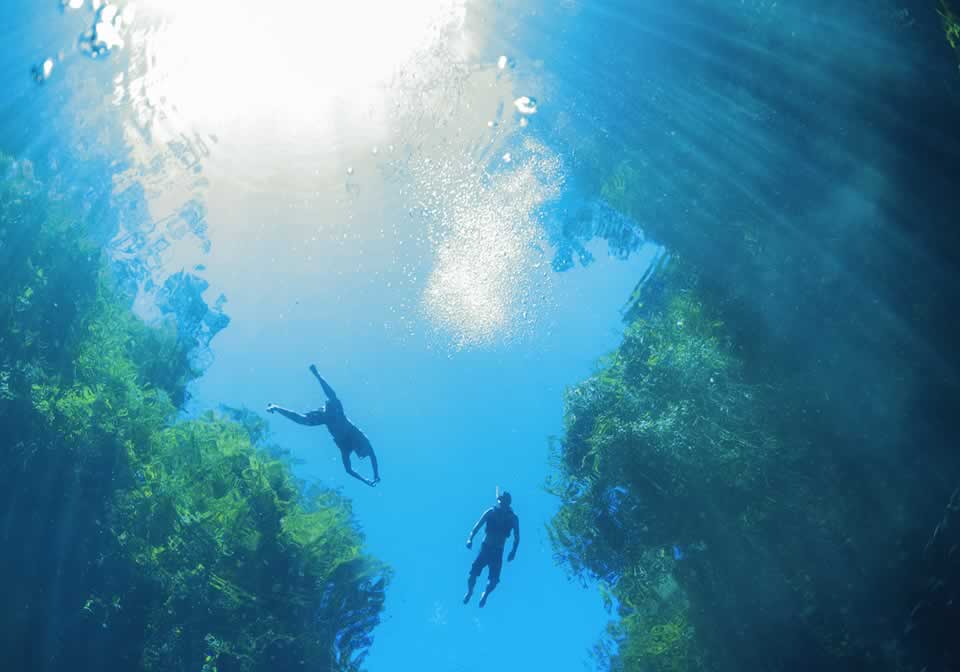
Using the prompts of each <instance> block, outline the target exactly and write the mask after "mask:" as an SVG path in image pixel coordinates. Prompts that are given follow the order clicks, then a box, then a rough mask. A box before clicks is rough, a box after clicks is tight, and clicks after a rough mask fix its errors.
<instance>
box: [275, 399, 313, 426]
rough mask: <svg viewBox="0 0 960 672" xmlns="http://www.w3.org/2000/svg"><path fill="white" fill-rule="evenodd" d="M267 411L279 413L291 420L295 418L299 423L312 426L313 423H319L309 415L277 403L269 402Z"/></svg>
mask: <svg viewBox="0 0 960 672" xmlns="http://www.w3.org/2000/svg"><path fill="white" fill-rule="evenodd" d="M267 413H279V414H280V415H282V416H283V417H285V418H287V419H289V420H293V421H294V422H295V423H297V424H298V425H307V426H308V427H312V426H313V425H315V424H317V423H316V422H314V421H313V420H311V419H310V418H308V417H307V416H305V415H303V414H302V413H297V412H296V411H291V410H290V409H288V408H282V407H281V406H277V405H276V404H268V405H267Z"/></svg>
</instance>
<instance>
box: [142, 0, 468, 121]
mask: <svg viewBox="0 0 960 672" xmlns="http://www.w3.org/2000/svg"><path fill="white" fill-rule="evenodd" d="M464 2H465V0H404V1H403V2H385V1H384V0H337V1H336V2H330V1H324V0H272V1H271V2H269V3H267V2H263V1H254V0H237V1H233V0H202V1H198V0H149V2H148V4H147V6H146V7H145V9H147V10H148V11H150V12H152V13H156V14H160V15H161V16H163V17H164V21H163V24H162V28H159V29H156V30H151V31H143V32H141V33H139V35H134V36H133V39H132V42H133V44H132V46H133V47H134V48H135V49H137V48H139V49H140V50H142V57H143V59H144V60H143V61H142V62H143V63H144V64H145V66H146V67H147V69H148V71H147V75H146V77H145V81H144V86H143V95H144V96H146V97H148V98H149V99H151V100H152V101H155V102H157V103H160V104H161V105H163V104H169V105H172V106H175V108H176V111H177V114H178V116H180V117H181V118H182V119H184V120H185V121H187V122H188V123H190V124H192V125H199V126H203V127H212V128H216V129H218V130H220V131H223V130H224V127H225V126H227V127H229V124H230V123H231V122H235V121H247V122H249V121H251V120H257V121H258V122H263V121H268V120H269V121H270V122H271V123H276V124H284V123H287V124H302V123H318V122H320V123H322V121H323V119H324V118H329V116H330V114H329V113H330V111H331V109H332V108H333V107H334V106H336V107H337V109H340V110H345V111H347V112H348V113H354V114H361V113H363V112H366V111H368V110H369V108H370V107H372V106H375V105H378V104H381V103H382V102H383V101H382V98H383V95H384V94H383V91H384V89H385V85H386V84H387V83H388V82H389V80H390V79H391V78H392V77H393V76H394V75H396V74H397V73H398V72H400V71H401V70H402V69H404V68H409V67H410V65H411V62H412V61H413V60H414V57H415V56H416V54H417V53H418V52H420V51H421V50H424V49H427V48H429V47H430V46H431V44H432V43H433V42H435V41H437V40H439V39H441V38H442V35H443V34H444V32H445V30H446V29H448V28H450V27H456V26H457V25H458V24H459V23H460V22H462V20H463V14H464V11H465V10H464Z"/></svg>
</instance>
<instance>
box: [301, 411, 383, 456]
mask: <svg viewBox="0 0 960 672" xmlns="http://www.w3.org/2000/svg"><path fill="white" fill-rule="evenodd" d="M307 420H308V422H309V423H310V424H311V425H314V426H315V425H326V426H327V430H328V431H329V432H330V436H332V437H333V442H334V443H335V444H337V447H338V448H339V449H340V450H345V451H347V452H350V451H352V452H354V453H356V455H357V457H369V455H370V451H371V446H370V439H368V438H367V435H366V434H364V433H363V432H362V431H360V428H359V427H357V426H356V425H355V424H353V423H352V422H350V420H348V419H347V416H346V415H345V414H344V412H343V404H342V403H340V400H339V399H330V400H329V401H327V403H326V404H325V405H324V407H323V408H321V409H317V410H316V411H310V412H309V413H307Z"/></svg>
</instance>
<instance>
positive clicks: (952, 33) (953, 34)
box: [938, 0, 960, 56]
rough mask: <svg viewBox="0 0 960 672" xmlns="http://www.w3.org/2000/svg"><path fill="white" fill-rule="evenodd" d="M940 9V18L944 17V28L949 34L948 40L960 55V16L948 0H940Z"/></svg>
mask: <svg viewBox="0 0 960 672" xmlns="http://www.w3.org/2000/svg"><path fill="white" fill-rule="evenodd" d="M938 11H939V13H940V18H941V19H943V30H944V32H945V33H946V35H947V42H949V43H950V46H951V47H952V48H953V50H954V51H956V52H957V56H960V18H958V17H957V13H956V12H954V11H953V7H952V6H951V5H950V3H949V2H948V0H940V9H939V10H938Z"/></svg>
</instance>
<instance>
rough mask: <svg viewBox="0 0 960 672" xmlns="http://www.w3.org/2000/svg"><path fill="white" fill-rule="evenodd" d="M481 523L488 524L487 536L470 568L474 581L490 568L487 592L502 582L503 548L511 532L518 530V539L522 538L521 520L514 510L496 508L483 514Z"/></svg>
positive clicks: (503, 507) (502, 507)
mask: <svg viewBox="0 0 960 672" xmlns="http://www.w3.org/2000/svg"><path fill="white" fill-rule="evenodd" d="M480 520H481V521H485V522H486V536H485V537H484V539H483V546H481V547H480V553H479V554H477V559H476V560H474V561H473V565H471V566H470V577H471V578H472V579H474V580H476V578H477V577H478V576H480V572H481V571H483V568H484V567H488V568H489V570H488V575H487V582H488V587H487V592H489V591H490V590H492V589H493V587H494V586H496V585H497V583H498V582H499V581H500V569H501V567H503V547H504V546H505V545H506V543H507V537H509V536H510V532H512V531H513V530H516V538H519V536H520V519H519V518H518V517H517V514H515V513H514V512H513V509H511V508H509V507H506V506H495V507H491V508H489V509H487V510H486V511H484V513H483V517H482V518H480Z"/></svg>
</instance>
